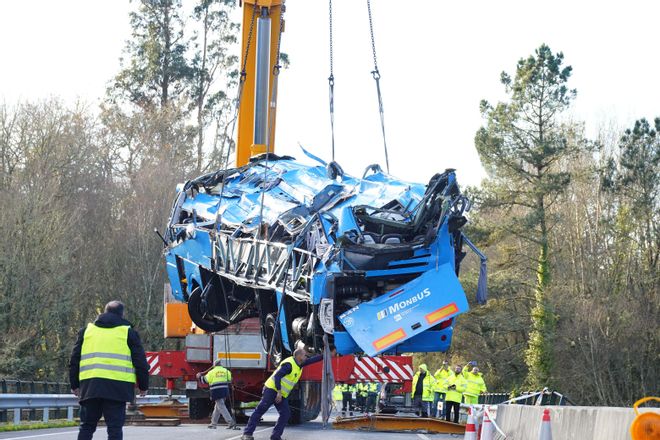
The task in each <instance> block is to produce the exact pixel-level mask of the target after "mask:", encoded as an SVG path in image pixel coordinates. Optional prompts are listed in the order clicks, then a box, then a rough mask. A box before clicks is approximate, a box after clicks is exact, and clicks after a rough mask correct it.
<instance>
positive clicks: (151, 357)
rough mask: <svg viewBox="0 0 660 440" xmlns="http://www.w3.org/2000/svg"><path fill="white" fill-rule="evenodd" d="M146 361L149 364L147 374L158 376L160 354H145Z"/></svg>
mask: <svg viewBox="0 0 660 440" xmlns="http://www.w3.org/2000/svg"><path fill="white" fill-rule="evenodd" d="M147 363H148V364H149V375H150V376H158V373H160V356H159V355H158V354H157V353H155V354H147Z"/></svg>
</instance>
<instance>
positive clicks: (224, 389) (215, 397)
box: [197, 359, 238, 429]
mask: <svg viewBox="0 0 660 440" xmlns="http://www.w3.org/2000/svg"><path fill="white" fill-rule="evenodd" d="M221 362H222V360H221V359H216V360H215V362H213V368H211V369H210V370H209V371H208V372H206V374H204V373H197V380H199V381H200V382H203V383H207V384H209V390H210V391H211V400H212V401H214V402H215V406H214V407H213V414H212V415H211V424H210V425H209V428H211V429H216V428H217V427H218V422H220V416H222V418H223V419H224V420H225V422H226V423H227V429H238V427H237V426H236V421H235V420H234V418H233V417H232V415H231V413H230V412H229V410H228V409H227V405H226V404H225V400H226V399H227V398H228V397H229V387H230V386H231V371H229V370H228V369H226V368H225V367H223V366H222V365H220V364H221Z"/></svg>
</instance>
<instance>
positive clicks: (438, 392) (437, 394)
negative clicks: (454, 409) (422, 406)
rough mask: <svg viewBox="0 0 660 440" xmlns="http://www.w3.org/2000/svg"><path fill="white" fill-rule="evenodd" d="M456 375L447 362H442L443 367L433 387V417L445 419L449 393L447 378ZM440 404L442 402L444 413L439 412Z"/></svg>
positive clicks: (437, 372)
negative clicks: (446, 399) (446, 397)
mask: <svg viewBox="0 0 660 440" xmlns="http://www.w3.org/2000/svg"><path fill="white" fill-rule="evenodd" d="M453 374H454V373H453V372H452V371H451V369H450V368H449V363H448V362H447V361H442V367H440V368H439V369H438V370H437V371H436V372H435V374H434V375H433V378H434V379H435V386H434V387H433V391H434V395H433V405H432V406H431V417H441V418H444V415H445V409H446V405H445V394H446V393H447V378H448V377H449V376H451V375H453ZM438 402H442V411H441V412H440V413H439V412H438Z"/></svg>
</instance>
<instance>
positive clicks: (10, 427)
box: [0, 420, 78, 432]
mask: <svg viewBox="0 0 660 440" xmlns="http://www.w3.org/2000/svg"><path fill="white" fill-rule="evenodd" d="M71 426H78V422H75V421H68V420H54V421H52V422H48V423H44V422H25V423H21V424H20V425H14V424H13V423H8V424H6V425H5V424H2V425H0V432H10V431H27V430H30V429H47V428H68V427H71Z"/></svg>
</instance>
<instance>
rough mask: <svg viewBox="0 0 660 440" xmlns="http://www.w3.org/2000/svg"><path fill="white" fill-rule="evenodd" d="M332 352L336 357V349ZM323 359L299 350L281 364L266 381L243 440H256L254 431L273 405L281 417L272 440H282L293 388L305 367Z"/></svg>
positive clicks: (274, 429)
mask: <svg viewBox="0 0 660 440" xmlns="http://www.w3.org/2000/svg"><path fill="white" fill-rule="evenodd" d="M331 352H332V355H333V356H334V354H335V349H334V347H333V348H332V350H331ZM322 359H323V355H317V356H313V357H311V358H309V359H307V352H306V351H305V349H304V348H297V349H296V350H295V351H294V352H293V356H289V357H288V358H286V359H284V360H283V361H282V362H280V365H279V367H277V370H275V371H274V372H273V374H272V375H271V376H270V377H269V378H268V380H267V381H266V383H265V385H264V390H263V394H262V396H261V401H260V402H259V405H257V407H256V408H255V410H254V412H253V413H252V415H251V416H250V420H248V423H247V425H246V426H245V429H244V430H243V436H242V437H241V440H254V437H253V436H252V434H253V433H254V430H255V429H257V424H258V423H259V421H260V420H261V416H263V415H264V414H265V413H266V411H268V408H270V407H271V406H272V405H273V404H274V405H275V408H277V412H279V413H280V416H279V418H278V419H277V423H276V424H275V427H274V428H273V432H272V433H271V435H270V438H271V440H281V438H282V433H283V432H284V427H285V426H286V424H287V422H288V421H289V417H290V416H291V412H290V411H289V401H288V400H287V397H289V393H291V390H293V387H294V386H296V384H297V383H298V381H299V380H300V376H301V374H302V369H303V367H305V366H307V365H310V364H313V363H316V362H319V361H321V360H322Z"/></svg>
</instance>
